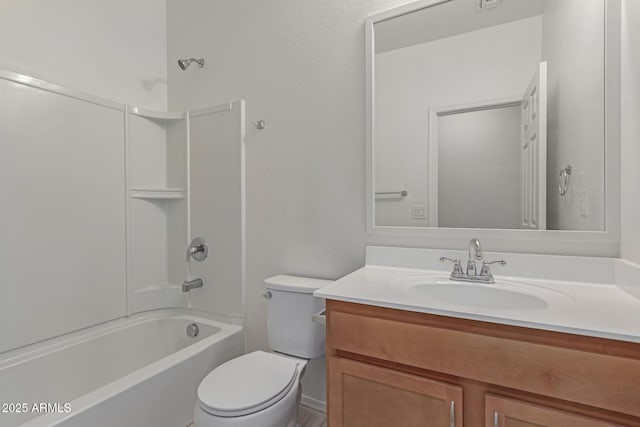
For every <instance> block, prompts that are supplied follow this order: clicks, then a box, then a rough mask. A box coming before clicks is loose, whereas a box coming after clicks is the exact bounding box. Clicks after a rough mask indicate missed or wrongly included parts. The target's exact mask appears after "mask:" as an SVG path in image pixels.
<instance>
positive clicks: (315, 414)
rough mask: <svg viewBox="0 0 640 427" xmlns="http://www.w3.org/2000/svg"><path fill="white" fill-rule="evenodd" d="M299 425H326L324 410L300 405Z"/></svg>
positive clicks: (317, 426) (305, 426)
mask: <svg viewBox="0 0 640 427" xmlns="http://www.w3.org/2000/svg"><path fill="white" fill-rule="evenodd" d="M300 425H301V426H302V427H327V416H326V415H325V414H324V412H320V411H316V410H315V409H311V408H308V407H306V406H302V405H300Z"/></svg>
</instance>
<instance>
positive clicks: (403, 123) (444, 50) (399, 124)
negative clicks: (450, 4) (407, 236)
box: [374, 16, 542, 227]
mask: <svg viewBox="0 0 640 427" xmlns="http://www.w3.org/2000/svg"><path fill="white" fill-rule="evenodd" d="M541 25H542V21H541V17H540V16H537V17H532V18H527V19H523V20H520V21H514V22H510V23H507V24H503V25H498V26H494V27H489V28H485V29H482V30H478V31H473V32H470V33H465V34H460V35H458V36H454V37H448V38H446V39H442V40H437V41H434V42H430V43H423V44H420V45H414V46H411V47H407V48H403V49H398V50H394V51H389V52H385V53H382V54H378V55H376V57H375V73H376V74H375V79H376V81H375V86H376V100H375V103H376V105H375V108H376V112H375V113H376V128H375V142H374V145H375V148H374V150H375V159H376V160H375V162H376V163H375V191H397V190H398V189H400V188H402V189H404V190H407V191H408V193H409V195H408V196H407V197H406V198H404V199H394V200H384V201H383V200H378V201H376V203H375V207H376V212H375V216H376V219H375V222H376V225H401V226H414V227H415V226H426V225H427V221H426V220H413V219H411V206H412V205H425V206H427V209H430V207H429V206H428V204H427V183H428V180H427V172H428V167H427V166H428V146H427V144H428V135H429V133H428V132H429V126H428V122H429V108H442V107H453V106H460V105H464V104H469V103H478V102H483V101H490V100H498V99H505V98H513V97H515V98H516V99H519V98H520V97H521V96H522V94H523V93H524V91H525V90H526V88H527V86H528V84H529V80H530V79H531V76H532V75H533V73H534V72H535V70H537V68H538V63H539V62H540V56H541V53H540V42H541V34H540V30H541Z"/></svg>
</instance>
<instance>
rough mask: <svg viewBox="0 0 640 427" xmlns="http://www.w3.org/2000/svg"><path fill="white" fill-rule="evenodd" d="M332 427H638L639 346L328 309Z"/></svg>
mask: <svg viewBox="0 0 640 427" xmlns="http://www.w3.org/2000/svg"><path fill="white" fill-rule="evenodd" d="M327 367H328V368H327V377H328V381H327V388H328V390H327V394H328V399H327V405H328V407H327V409H328V424H329V427H365V426H366V427H378V426H380V427H383V426H384V427H387V426H391V427H395V426H398V427H412V426H428V427H431V426H433V427H440V426H443V427H445V426H446V427H463V426H464V427H496V426H497V427H573V426H575V427H582V426H584V427H605V426H608V427H611V426H637V427H640V344H636V343H629V342H622V341H616V340H607V339H601V338H593V337H586V336H577V335H571V334H563V333H558V332H549V331H541V330H537V329H528V328H521V327H515V326H507V325H500V324H493V323H487V322H479V321H472V320H464V319H457V318H451V317H444V316H436V315H430V314H423V313H414V312H407V311H403V310H394V309H387V308H381V307H374V306H369V305H363V304H353V303H347V302H341V301H334V300H328V301H327Z"/></svg>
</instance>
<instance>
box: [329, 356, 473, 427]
mask: <svg viewBox="0 0 640 427" xmlns="http://www.w3.org/2000/svg"><path fill="white" fill-rule="evenodd" d="M329 363H330V364H331V367H330V370H331V372H332V373H333V376H332V381H335V384H332V386H331V390H332V393H335V395H334V399H333V402H335V403H336V404H335V406H333V407H332V410H333V411H334V416H333V417H332V421H331V425H332V426H349V427H389V426H403V427H424V426H433V427H462V388H461V387H459V386H454V385H450V384H446V383H443V382H439V381H434V380H430V379H428V378H424V377H420V376H416V375H411V374H407V373H404V372H399V371H395V370H391V369H386V368H381V367H378V366H375V365H371V364H367V363H360V362H356V361H353V360H350V359H345V358H340V357H334V358H331V359H330V361H329ZM335 420H339V421H335Z"/></svg>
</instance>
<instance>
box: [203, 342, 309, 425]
mask: <svg viewBox="0 0 640 427" xmlns="http://www.w3.org/2000/svg"><path fill="white" fill-rule="evenodd" d="M306 364H307V361H306V360H304V359H298V360H295V359H293V358H291V357H289V356H282V355H278V354H274V353H266V352H263V351H255V352H253V353H249V354H245V355H244V356H240V357H237V358H235V359H233V360H230V361H229V362H226V363H224V364H222V365H220V366H219V367H217V368H216V369H214V370H213V371H211V373H209V375H207V376H206V377H205V379H204V380H203V381H202V382H201V383H200V386H199V387H198V403H197V405H196V409H195V411H194V422H195V425H196V426H197V427H257V426H259V427H285V426H291V427H293V426H294V425H295V420H296V418H297V410H298V404H299V400H300V394H301V391H302V389H301V387H300V379H301V377H302V374H303V372H304V368H305V367H306Z"/></svg>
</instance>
